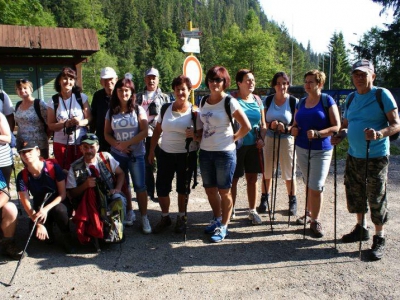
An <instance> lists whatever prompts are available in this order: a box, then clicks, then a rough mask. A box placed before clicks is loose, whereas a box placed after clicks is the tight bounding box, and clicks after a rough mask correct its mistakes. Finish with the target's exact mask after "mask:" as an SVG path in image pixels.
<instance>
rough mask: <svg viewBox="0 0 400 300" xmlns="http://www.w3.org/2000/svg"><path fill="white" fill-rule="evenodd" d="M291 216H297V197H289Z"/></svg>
mask: <svg viewBox="0 0 400 300" xmlns="http://www.w3.org/2000/svg"><path fill="white" fill-rule="evenodd" d="M289 214H290V215H291V216H295V215H297V199H296V196H289Z"/></svg>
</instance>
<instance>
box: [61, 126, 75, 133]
mask: <svg viewBox="0 0 400 300" xmlns="http://www.w3.org/2000/svg"><path fill="white" fill-rule="evenodd" d="M74 131H76V125H75V126H72V127H65V128H64V133H65V134H66V135H71V134H73V133H74Z"/></svg>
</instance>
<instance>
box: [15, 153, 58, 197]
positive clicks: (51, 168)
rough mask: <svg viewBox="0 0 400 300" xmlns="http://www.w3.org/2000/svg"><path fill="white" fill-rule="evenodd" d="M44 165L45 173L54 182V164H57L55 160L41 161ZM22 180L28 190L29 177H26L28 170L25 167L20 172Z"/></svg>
mask: <svg viewBox="0 0 400 300" xmlns="http://www.w3.org/2000/svg"><path fill="white" fill-rule="evenodd" d="M41 160H42V161H44V162H45V163H46V166H45V170H44V171H45V172H46V173H48V174H49V175H50V178H51V179H53V180H56V171H55V170H54V164H58V162H57V160H56V159H55V158H48V159H41ZM22 180H23V181H24V184H25V186H26V187H27V189H28V190H29V176H28V169H27V168H26V167H25V168H24V169H23V170H22Z"/></svg>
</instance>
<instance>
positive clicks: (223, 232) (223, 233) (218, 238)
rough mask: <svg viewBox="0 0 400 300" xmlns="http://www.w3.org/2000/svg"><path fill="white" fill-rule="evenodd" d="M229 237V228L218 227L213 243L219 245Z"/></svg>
mask: <svg viewBox="0 0 400 300" xmlns="http://www.w3.org/2000/svg"><path fill="white" fill-rule="evenodd" d="M227 236H228V227H226V226H224V227H222V226H221V227H217V228H216V229H215V231H214V234H213V235H212V236H211V242H213V243H219V242H222V241H223V240H224V239H225V238H226V237H227Z"/></svg>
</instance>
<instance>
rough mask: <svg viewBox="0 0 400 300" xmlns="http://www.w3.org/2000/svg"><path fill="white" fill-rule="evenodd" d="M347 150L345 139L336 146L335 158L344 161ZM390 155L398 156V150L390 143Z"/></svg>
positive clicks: (397, 147)
mask: <svg viewBox="0 0 400 300" xmlns="http://www.w3.org/2000/svg"><path fill="white" fill-rule="evenodd" d="M348 149H349V142H348V141H347V139H345V140H343V141H342V142H341V143H340V144H339V146H337V158H338V159H345V158H346V156H347V150H348ZM390 155H400V148H399V146H398V145H396V144H395V143H390Z"/></svg>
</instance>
